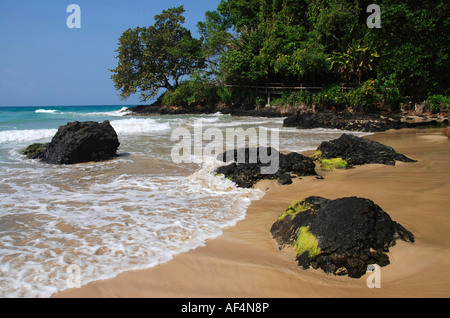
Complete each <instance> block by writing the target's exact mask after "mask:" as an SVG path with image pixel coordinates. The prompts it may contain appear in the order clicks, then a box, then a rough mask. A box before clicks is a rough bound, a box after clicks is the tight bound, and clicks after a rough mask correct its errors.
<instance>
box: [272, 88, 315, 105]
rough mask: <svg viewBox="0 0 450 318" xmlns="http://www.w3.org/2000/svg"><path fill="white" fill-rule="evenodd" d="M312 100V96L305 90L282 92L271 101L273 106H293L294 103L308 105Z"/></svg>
mask: <svg viewBox="0 0 450 318" xmlns="http://www.w3.org/2000/svg"><path fill="white" fill-rule="evenodd" d="M313 100H314V96H313V94H312V93H311V92H309V91H307V90H301V91H298V92H284V93H283V95H282V96H281V97H280V98H275V99H273V100H272V101H271V104H272V105H274V106H287V105H290V106H295V105H302V104H303V105H310V104H312V102H313Z"/></svg>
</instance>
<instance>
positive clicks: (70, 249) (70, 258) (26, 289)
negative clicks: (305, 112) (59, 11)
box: [0, 106, 342, 297]
mask: <svg viewBox="0 0 450 318" xmlns="http://www.w3.org/2000/svg"><path fill="white" fill-rule="evenodd" d="M75 120H78V121H98V122H102V121H104V120H109V121H110V123H111V125H112V126H113V127H114V129H115V130H116V132H117V134H118V136H119V141H120V143H121V145H120V147H119V151H118V152H119V156H118V157H117V158H116V159H113V160H110V161H107V162H102V163H86V164H77V165H71V166H56V165H48V164H44V163H41V162H39V161H37V160H27V159H25V158H24V156H23V155H22V154H21V151H22V150H23V149H24V148H25V147H26V146H28V145H29V144H31V143H35V142H49V141H50V140H51V138H52V137H53V135H54V134H55V133H56V131H57V129H58V127H59V126H61V125H64V124H66V123H67V122H72V121H75ZM282 122H283V119H282V118H253V117H252V118H249V117H231V116H229V115H224V114H221V113H217V114H209V115H196V116H190V115H179V116H155V117H133V116H130V115H129V114H128V113H127V111H126V108H123V107H121V106H73V107H0V297H50V296H51V295H52V294H54V293H56V292H58V291H62V290H64V289H66V288H69V287H76V286H78V285H84V284H87V283H89V282H91V281H95V280H99V279H106V278H111V277H114V276H117V275H118V274H119V273H121V272H123V271H127V270H134V269H142V268H150V267H153V266H156V265H158V264H162V263H164V262H167V261H169V260H170V259H172V258H173V256H174V255H176V254H179V253H183V252H186V251H188V250H190V249H193V248H196V247H198V246H202V245H204V244H205V241H206V240H207V239H211V238H214V237H217V236H219V235H220V234H221V233H222V231H223V229H224V228H226V227H228V226H233V225H234V224H236V222H237V221H239V220H242V219H243V218H245V214H246V210H247V208H248V206H249V205H250V203H251V202H252V201H253V200H257V199H259V198H261V197H262V196H263V193H262V192H261V191H259V190H254V189H241V188H237V187H236V186H235V184H234V183H232V182H231V181H230V180H227V179H224V178H223V177H219V176H215V175H214V174H212V173H211V171H213V170H214V169H215V168H216V167H218V166H219V165H221V164H223V163H220V162H218V161H216V160H215V157H214V156H212V155H209V156H206V155H204V156H202V158H201V159H202V160H195V159H198V158H195V156H196V154H198V152H195V151H192V154H191V157H192V159H193V160H191V162H187V163H175V162H174V160H173V159H172V156H171V154H172V150H173V148H174V146H175V145H176V144H177V143H178V142H179V140H178V139H177V138H173V136H172V134H173V132H174V131H175V130H176V129H177V128H184V129H185V131H186V130H188V131H192V133H194V132H195V131H196V130H197V131H201V132H203V131H205V130H207V129H208V128H213V129H215V131H216V132H217V131H221V132H223V133H224V135H225V133H226V131H227V129H230V128H243V129H248V128H255V129H256V130H257V131H258V132H263V131H265V132H266V133H268V134H269V135H270V134H271V133H272V132H273V131H277V132H278V134H279V149H280V151H285V152H288V151H297V152H301V151H305V150H310V149H315V148H316V147H317V146H318V145H319V144H320V142H322V141H323V140H331V139H335V138H338V137H339V136H340V135H341V134H342V131H336V130H326V129H314V130H298V129H293V128H283V127H282ZM207 143H208V141H205V140H201V141H200V143H196V142H195V139H193V142H192V144H193V147H194V148H195V147H197V148H200V149H204V146H205V144H207ZM231 144H234V141H233V143H231ZM239 146H243V145H239V144H236V145H235V147H239ZM227 147H228V145H227Z"/></svg>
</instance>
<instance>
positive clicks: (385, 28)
mask: <svg viewBox="0 0 450 318" xmlns="http://www.w3.org/2000/svg"><path fill="white" fill-rule="evenodd" d="M379 5H380V7H382V27H381V28H380V29H377V30H374V33H376V36H375V37H374V41H375V42H376V45H377V46H378V47H379V48H380V50H379V52H380V55H381V59H380V63H379V68H378V72H379V73H380V74H381V75H382V76H383V77H387V76H389V74H396V77H397V79H398V88H399V90H400V92H401V94H402V95H403V96H410V97H411V98H412V99H413V100H415V101H423V100H425V99H426V98H427V97H428V96H429V95H431V94H444V95H447V96H448V95H450V78H449V74H450V63H448V61H449V59H450V37H449V35H448V30H449V29H450V2H449V1H446V0H432V1H425V2H422V3H421V4H420V5H417V3H416V2H415V1H403V0H384V1H381V3H380V4H379Z"/></svg>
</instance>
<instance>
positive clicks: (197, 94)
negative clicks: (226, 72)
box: [162, 73, 219, 106]
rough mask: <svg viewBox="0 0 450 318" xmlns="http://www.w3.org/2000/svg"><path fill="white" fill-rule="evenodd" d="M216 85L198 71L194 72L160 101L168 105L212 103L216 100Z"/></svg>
mask: <svg viewBox="0 0 450 318" xmlns="http://www.w3.org/2000/svg"><path fill="white" fill-rule="evenodd" d="M218 89H219V88H218V87H217V86H216V85H213V84H211V82H210V81H209V79H208V78H207V77H205V76H204V75H201V74H200V73H194V74H193V75H192V76H191V79H189V80H186V81H184V82H182V83H181V84H180V85H179V86H178V87H177V88H176V89H175V90H174V91H168V92H166V93H165V94H164V96H163V97H162V103H163V104H164V105H169V106H173V105H176V106H196V105H212V104H215V103H216V102H218V96H219V95H218Z"/></svg>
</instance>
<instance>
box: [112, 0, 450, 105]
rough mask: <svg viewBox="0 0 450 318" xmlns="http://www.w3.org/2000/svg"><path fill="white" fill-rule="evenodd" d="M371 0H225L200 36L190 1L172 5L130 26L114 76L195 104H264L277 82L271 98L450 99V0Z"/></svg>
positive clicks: (129, 85)
mask: <svg viewBox="0 0 450 318" xmlns="http://www.w3.org/2000/svg"><path fill="white" fill-rule="evenodd" d="M371 4H374V0H367V1H365V0H343V1H335V0H222V1H221V2H220V4H219V5H218V7H217V10H216V11H213V12H206V13H205V19H204V21H201V22H199V23H198V24H197V27H198V33H199V34H200V38H198V39H197V38H195V37H193V36H192V34H191V32H190V30H188V29H186V28H185V27H184V26H183V23H184V21H185V18H184V16H183V13H184V8H183V6H180V7H177V8H170V9H167V10H164V11H163V12H162V13H161V14H159V15H157V16H156V17H155V22H154V24H153V25H151V26H148V27H138V28H135V29H128V30H126V31H125V32H124V33H123V34H122V36H121V37H120V39H119V45H118V49H117V53H118V55H117V58H118V66H117V67H116V68H115V69H113V70H112V72H113V75H112V79H113V81H114V84H115V87H116V89H117V90H118V91H119V92H120V95H121V97H123V98H126V97H128V96H130V95H131V94H135V93H139V94H140V96H141V100H142V101H147V100H150V99H155V98H157V103H159V104H161V105H168V106H170V105H176V106H182V107H184V108H186V109H189V108H190V107H195V106H198V105H214V104H218V103H224V104H227V105H236V107H246V108H252V107H253V108H254V107H264V106H265V105H266V104H267V101H268V100H267V96H268V94H267V92H268V91H270V90H267V89H266V91H265V90H264V87H266V88H268V87H278V89H277V90H275V91H274V92H276V93H277V94H276V95H273V96H272V98H271V100H270V104H271V105H272V106H282V105H293V106H295V105H306V106H311V107H312V106H313V107H314V108H315V109H327V110H337V111H340V110H346V109H347V110H348V109H350V110H353V111H365V112H370V111H377V110H387V111H394V112H395V111H398V110H399V109H400V107H401V106H403V107H404V108H407V107H413V105H415V104H422V103H423V102H425V101H426V103H427V104H428V106H429V107H430V109H431V110H432V111H435V112H437V111H441V110H446V109H448V108H449V107H450V105H449V104H450V97H449V96H450V80H449V74H450V63H449V62H450V32H449V30H450V2H449V1H447V0H428V1H415V0H414V1H413V0H406V1H405V0H378V1H377V2H376V3H375V4H376V5H377V6H378V8H379V9H380V15H379V16H378V17H376V16H374V13H376V11H374V10H371V9H370V8H372V7H369V6H370V5H371ZM376 19H379V20H378V21H377V20H376ZM376 22H378V23H376ZM280 88H282V89H280ZM408 105H409V106H408Z"/></svg>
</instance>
